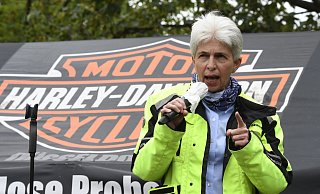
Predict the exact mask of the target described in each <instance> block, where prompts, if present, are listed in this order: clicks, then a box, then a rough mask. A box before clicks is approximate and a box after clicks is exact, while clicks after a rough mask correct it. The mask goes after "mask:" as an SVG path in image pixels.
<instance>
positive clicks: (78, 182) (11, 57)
mask: <svg viewBox="0 0 320 194" xmlns="http://www.w3.org/2000/svg"><path fill="white" fill-rule="evenodd" d="M319 40H320V33H319V32H301V33H261V34H244V42H245V45H244V50H243V53H242V59H243V60H242V64H241V67H240V68H239V70H238V71H237V72H236V73H235V74H234V77H235V78H237V80H238V81H239V83H240V84H241V86H242V89H243V91H245V92H246V93H247V94H249V95H251V96H252V97H253V98H255V99H256V100H257V101H258V102H261V103H264V104H268V105H272V106H276V107H277V108H278V113H279V115H280V116H281V119H282V127H283V130H284V135H285V136H284V137H285V139H284V140H285V142H284V143H285V144H284V146H285V156H286V157H287V158H288V159H289V160H290V162H291V163H292V167H293V171H294V179H293V183H292V185H290V186H289V187H288V189H287V190H286V191H285V192H283V193H290V194H295V193H302V192H305V193H319V192H320V187H319V186H317V177H319V173H317V172H320V165H319V164H320V149H319V147H318V146H317V144H318V142H319V140H318V139H319V138H318V136H319V135H320V133H319V132H318V130H317V129H318V127H317V124H316V121H317V118H318V116H319V113H318V112H319V111H318V110H319V108H320V107H319V106H320V103H319V102H318V98H319V97H318V96H319V95H320V94H319V86H318V83H317V82H318V81H317V75H316V73H318V72H320V69H319V68H320V64H319V61H320V58H319V56H320V44H319ZM188 41H189V37H187V36H174V37H153V38H133V39H113V40H92V41H70V42H44V43H24V44H23V43H19V44H15V43H11V44H0V53H1V54H0V62H1V64H0V67H1V70H0V194H7V193H8V194H24V193H27V191H28V190H29V189H28V187H29V173H30V172H29V171H30V166H29V165H30V154H29V153H28V146H29V145H28V143H29V130H30V119H25V108H26V104H29V105H31V106H34V105H35V104H38V117H37V152H36V154H35V177H34V180H35V182H34V186H35V190H34V193H35V194H36V193H39V194H70V193H71V194H88V193H90V194H95V193H96V194H100V193H105V194H122V193H123V194H131V193H132V194H146V193H148V192H147V191H148V190H149V189H150V188H152V187H156V186H157V185H158V183H157V182H146V181H142V180H140V179H139V178H137V177H135V176H134V175H133V174H132V173H131V172H130V168H131V159H132V153H133V149H134V147H135V144H136V142H137V140H138V138H139V132H140V128H141V126H142V124H143V119H142V117H143V107H144V104H145V102H146V100H147V98H148V96H149V95H150V94H152V93H154V92H156V91H158V90H160V89H163V88H166V87H170V86H173V85H177V84H186V83H189V82H190V80H191V74H192V73H193V72H194V68H193V64H192V59H191V57H190V50H189V43H188Z"/></svg>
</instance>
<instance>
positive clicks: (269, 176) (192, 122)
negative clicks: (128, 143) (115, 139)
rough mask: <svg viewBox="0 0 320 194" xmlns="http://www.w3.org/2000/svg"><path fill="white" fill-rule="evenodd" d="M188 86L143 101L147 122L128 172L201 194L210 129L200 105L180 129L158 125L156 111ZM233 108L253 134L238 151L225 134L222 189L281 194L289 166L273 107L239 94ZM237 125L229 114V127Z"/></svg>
mask: <svg viewBox="0 0 320 194" xmlns="http://www.w3.org/2000/svg"><path fill="white" fill-rule="evenodd" d="M188 88H189V85H188V84H186V85H184V86H181V85H180V86H174V87H171V88H166V89H164V90H161V91H160V92H159V93H157V94H154V95H152V96H150V97H149V99H148V101H147V103H146V105H145V112H144V120H145V123H144V126H143V128H142V130H141V133H140V138H139V140H138V143H137V146H136V149H135V151H134V155H133V161H132V172H133V173H134V174H135V175H137V176H138V177H140V178H141V179H143V180H147V181H156V180H161V181H162V183H163V185H169V186H174V187H175V191H176V193H181V194H200V193H206V186H205V184H206V169H207V157H208V151H209V145H210V143H209V140H210V129H209V125H208V123H207V121H206V114H205V109H204V107H203V105H202V103H199V105H198V107H197V109H196V113H195V114H193V113H189V114H188V115H187V116H186V117H185V121H184V122H183V123H182V124H181V125H180V126H179V130H172V129H171V128H169V127H168V126H167V125H159V124H158V123H157V121H158V120H159V118H160V116H161V115H160V112H159V111H160V109H161V108H162V106H163V105H164V104H165V103H167V102H168V100H170V99H172V97H173V95H172V94H176V95H178V96H180V95H183V94H184V93H185V91H186V90H187V89H188ZM235 111H238V112H239V113H240V115H241V116H242V118H243V120H244V122H245V123H246V125H247V127H248V129H249V131H250V135H251V137H250V141H249V143H248V144H247V145H246V146H245V147H243V148H242V149H240V150H238V149H237V148H236V147H235V146H234V145H233V143H232V141H230V140H229V139H228V138H226V139H227V148H226V151H225V158H224V171H223V193H224V194H251V193H252V194H253V193H255V194H256V193H263V194H276V193H280V192H281V191H283V190H284V189H285V188H286V187H287V186H288V185H289V184H290V182H291V179H292V170H291V165H290V163H289V161H288V160H287V159H286V158H285V157H284V156H283V151H284V150H283V132H282V128H281V126H280V120H279V117H278V115H276V109H275V108H273V107H268V106H263V105H260V104H257V103H255V102H254V101H253V99H252V98H250V97H248V96H246V95H245V94H243V93H241V94H239V96H238V98H237V100H236V104H235ZM271 121H272V122H271ZM236 127H237V122H236V120H235V117H234V114H232V115H231V117H230V119H229V121H228V124H227V129H228V128H236ZM227 129H226V130H227ZM177 188H178V189H177Z"/></svg>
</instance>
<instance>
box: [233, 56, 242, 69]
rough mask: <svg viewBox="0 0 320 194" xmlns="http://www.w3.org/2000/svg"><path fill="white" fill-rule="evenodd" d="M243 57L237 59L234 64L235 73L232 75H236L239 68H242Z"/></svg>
mask: <svg viewBox="0 0 320 194" xmlns="http://www.w3.org/2000/svg"><path fill="white" fill-rule="evenodd" d="M241 60H242V59H241V57H240V58H239V59H237V60H236V61H235V62H234V66H233V71H232V73H235V72H236V71H237V70H238V68H239V67H240V65H241Z"/></svg>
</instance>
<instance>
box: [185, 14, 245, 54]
mask: <svg viewBox="0 0 320 194" xmlns="http://www.w3.org/2000/svg"><path fill="white" fill-rule="evenodd" d="M214 39H215V40H218V41H220V42H222V43H224V44H226V45H228V46H229V47H230V48H231V51H232V54H233V57H234V60H237V59H240V55H241V52H242V47H243V38H242V34H241V31H240V29H239V28H238V26H237V25H236V24H235V23H234V22H233V21H232V20H231V19H230V18H228V17H225V16H222V15H221V13H220V12H219V11H212V12H209V13H207V14H206V15H203V16H201V17H200V18H198V19H197V21H196V22H195V23H194V24H193V25H192V30H191V37H190V50H191V55H192V57H194V56H195V54H196V51H197V48H198V45H199V44H200V43H202V42H206V41H210V40H214Z"/></svg>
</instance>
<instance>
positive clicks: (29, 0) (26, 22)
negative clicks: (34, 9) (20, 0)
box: [24, 0, 32, 24]
mask: <svg viewBox="0 0 320 194" xmlns="http://www.w3.org/2000/svg"><path fill="white" fill-rule="evenodd" d="M31 4H32V0H27V2H26V16H25V20H24V23H25V24H28V19H27V18H28V15H29V13H30V10H31Z"/></svg>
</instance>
